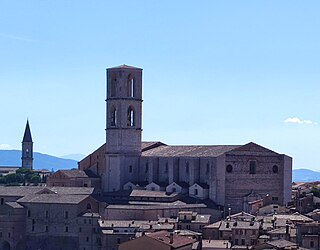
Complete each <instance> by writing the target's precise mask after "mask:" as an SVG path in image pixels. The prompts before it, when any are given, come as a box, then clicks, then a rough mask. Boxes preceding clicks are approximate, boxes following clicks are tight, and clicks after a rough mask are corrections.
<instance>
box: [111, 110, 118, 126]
mask: <svg viewBox="0 0 320 250" xmlns="http://www.w3.org/2000/svg"><path fill="white" fill-rule="evenodd" d="M116 125H117V110H116V108H113V109H112V111H111V126H116Z"/></svg>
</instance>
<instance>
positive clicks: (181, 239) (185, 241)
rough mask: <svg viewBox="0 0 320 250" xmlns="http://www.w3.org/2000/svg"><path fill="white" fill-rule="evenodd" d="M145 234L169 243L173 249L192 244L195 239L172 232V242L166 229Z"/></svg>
mask: <svg viewBox="0 0 320 250" xmlns="http://www.w3.org/2000/svg"><path fill="white" fill-rule="evenodd" d="M146 236H147V237H149V238H152V239H154V240H157V241H160V242H161V243H164V244H166V245H169V246H171V247H172V248H173V249H175V248H179V247H182V246H186V245H190V244H193V243H194V242H195V241H196V240H194V239H192V238H191V237H187V236H181V235H177V234H173V241H172V243H170V233H169V232H168V231H159V232H155V233H150V234H146Z"/></svg>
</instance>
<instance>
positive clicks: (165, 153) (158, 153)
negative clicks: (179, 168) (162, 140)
mask: <svg viewBox="0 0 320 250" xmlns="http://www.w3.org/2000/svg"><path fill="white" fill-rule="evenodd" d="M239 147H240V146H230V145H215V146H167V145H162V146H158V147H155V148H152V149H150V150H146V151H144V152H142V156H155V157H216V156H219V155H222V154H224V153H226V152H229V151H231V150H233V149H236V148H239Z"/></svg>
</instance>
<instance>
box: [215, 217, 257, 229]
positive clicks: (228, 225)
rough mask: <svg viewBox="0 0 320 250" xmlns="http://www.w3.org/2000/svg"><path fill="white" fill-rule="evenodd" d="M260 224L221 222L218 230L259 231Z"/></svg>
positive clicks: (255, 222)
mask: <svg viewBox="0 0 320 250" xmlns="http://www.w3.org/2000/svg"><path fill="white" fill-rule="evenodd" d="M260 225H261V223H260V222H257V221H232V220H231V221H223V222H222V223H221V225H220V228H219V230H221V231H230V230H232V229H259V228H260Z"/></svg>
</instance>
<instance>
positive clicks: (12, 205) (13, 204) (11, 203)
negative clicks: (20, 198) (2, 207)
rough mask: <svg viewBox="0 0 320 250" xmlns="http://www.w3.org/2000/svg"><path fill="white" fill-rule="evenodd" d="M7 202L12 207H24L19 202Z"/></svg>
mask: <svg viewBox="0 0 320 250" xmlns="http://www.w3.org/2000/svg"><path fill="white" fill-rule="evenodd" d="M6 204H7V205H8V206H10V207H12V208H16V209H17V208H24V207H23V206H21V205H20V204H19V203H18V202H15V201H7V202H6Z"/></svg>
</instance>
